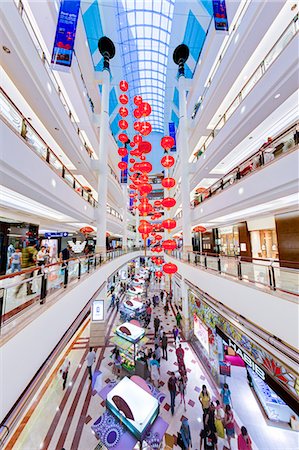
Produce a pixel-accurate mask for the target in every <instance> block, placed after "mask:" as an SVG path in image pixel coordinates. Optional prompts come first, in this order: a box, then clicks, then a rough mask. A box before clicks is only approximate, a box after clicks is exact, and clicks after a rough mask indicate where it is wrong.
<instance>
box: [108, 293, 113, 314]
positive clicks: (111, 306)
mask: <svg viewBox="0 0 299 450" xmlns="http://www.w3.org/2000/svg"><path fill="white" fill-rule="evenodd" d="M114 306H115V294H114V293H113V294H112V295H111V300H110V305H109V306H108V310H107V311H109V309H110V308H112V311H113V309H114Z"/></svg>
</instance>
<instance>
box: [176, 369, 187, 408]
mask: <svg viewBox="0 0 299 450" xmlns="http://www.w3.org/2000/svg"><path fill="white" fill-rule="evenodd" d="M178 391H179V393H180V396H181V402H180V404H182V403H184V410H185V411H186V399H185V394H186V382H185V377H184V376H183V375H180V378H179V380H178Z"/></svg>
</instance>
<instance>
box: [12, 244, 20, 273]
mask: <svg viewBox="0 0 299 450" xmlns="http://www.w3.org/2000/svg"><path fill="white" fill-rule="evenodd" d="M21 265H22V253H21V250H20V249H19V248H17V249H16V251H15V252H14V253H13V254H12V255H11V257H10V261H9V268H10V269H11V273H14V272H21Z"/></svg>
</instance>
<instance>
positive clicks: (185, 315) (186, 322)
mask: <svg viewBox="0 0 299 450" xmlns="http://www.w3.org/2000/svg"><path fill="white" fill-rule="evenodd" d="M181 289H182V328H183V332H184V335H185V337H186V339H189V338H190V318H189V299H188V286H187V284H186V282H185V280H184V279H183V280H182V281H181Z"/></svg>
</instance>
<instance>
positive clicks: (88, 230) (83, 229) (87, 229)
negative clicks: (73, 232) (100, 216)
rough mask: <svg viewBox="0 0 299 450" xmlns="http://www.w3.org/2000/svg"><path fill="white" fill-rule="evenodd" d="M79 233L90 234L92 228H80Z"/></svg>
mask: <svg viewBox="0 0 299 450" xmlns="http://www.w3.org/2000/svg"><path fill="white" fill-rule="evenodd" d="M79 231H80V233H82V234H89V233H92V232H93V231H94V229H93V228H92V227H83V228H80V230H79Z"/></svg>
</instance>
